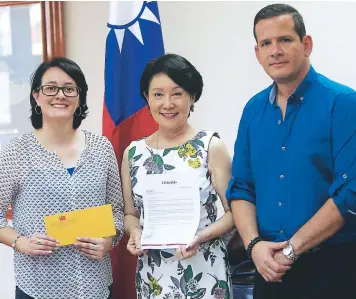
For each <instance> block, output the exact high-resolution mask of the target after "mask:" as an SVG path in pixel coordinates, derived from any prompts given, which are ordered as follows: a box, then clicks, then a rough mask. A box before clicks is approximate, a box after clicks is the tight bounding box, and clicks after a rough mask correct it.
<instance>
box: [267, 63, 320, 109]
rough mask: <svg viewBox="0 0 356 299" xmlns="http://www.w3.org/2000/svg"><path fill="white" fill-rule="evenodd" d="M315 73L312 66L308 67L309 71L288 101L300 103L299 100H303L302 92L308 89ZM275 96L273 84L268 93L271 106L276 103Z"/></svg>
mask: <svg viewBox="0 0 356 299" xmlns="http://www.w3.org/2000/svg"><path fill="white" fill-rule="evenodd" d="M317 75H318V74H317V72H316V71H315V70H314V68H313V67H312V66H310V68H309V71H308V73H307V75H306V76H305V78H304V79H303V81H302V83H300V84H299V86H298V87H297V89H296V90H295V91H294V92H293V94H291V95H290V97H289V99H290V100H294V99H297V100H298V101H300V100H301V99H303V100H304V92H305V90H306V88H308V87H309V86H310V85H311V83H312V82H313V81H314V80H315V79H316V78H317ZM276 95H277V84H276V83H275V82H274V83H273V84H272V87H271V91H270V93H269V101H270V102H271V104H272V105H273V104H275V102H276Z"/></svg>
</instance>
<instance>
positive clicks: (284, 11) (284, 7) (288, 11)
mask: <svg viewBox="0 0 356 299" xmlns="http://www.w3.org/2000/svg"><path fill="white" fill-rule="evenodd" d="M282 15H291V16H292V18H293V21H294V30H295V32H296V33H297V34H298V36H299V39H300V40H301V41H302V40H303V38H304V36H305V35H306V31H305V25H304V20H303V17H302V16H301V14H300V13H299V12H298V10H296V9H295V8H294V7H292V6H290V5H288V4H283V3H277V4H271V5H267V6H265V7H264V8H262V9H261V10H260V11H259V12H258V13H257V14H256V16H255V19H254V21H253V35H254V37H255V40H256V42H257V35H256V25H257V23H258V22H259V21H261V20H264V19H269V18H273V17H278V16H282Z"/></svg>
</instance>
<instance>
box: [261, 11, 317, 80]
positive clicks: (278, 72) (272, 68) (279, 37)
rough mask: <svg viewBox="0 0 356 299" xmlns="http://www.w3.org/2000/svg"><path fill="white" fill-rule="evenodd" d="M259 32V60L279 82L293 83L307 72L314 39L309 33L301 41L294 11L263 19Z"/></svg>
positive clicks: (266, 70)
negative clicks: (295, 26)
mask: <svg viewBox="0 0 356 299" xmlns="http://www.w3.org/2000/svg"><path fill="white" fill-rule="evenodd" d="M255 31H256V38H257V45H256V47H255V52H256V56H257V59H258V61H259V63H260V64H261V65H262V67H263V68H264V70H265V72H266V73H267V74H268V75H269V76H270V77H271V78H272V79H273V80H274V81H275V82H277V83H288V82H292V81H295V80H298V79H300V77H301V76H303V75H304V74H305V73H306V71H307V70H308V68H309V55H310V54H311V51H312V47H313V42H312V39H311V37H310V36H308V35H306V36H304V38H303V40H300V38H299V36H298V34H297V32H296V31H295V28H294V20H293V17H292V16H291V15H290V14H286V15H281V16H278V17H272V18H268V19H263V20H260V21H259V22H258V23H257V24H256V27H255Z"/></svg>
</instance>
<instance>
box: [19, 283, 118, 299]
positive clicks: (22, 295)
mask: <svg viewBox="0 0 356 299" xmlns="http://www.w3.org/2000/svg"><path fill="white" fill-rule="evenodd" d="M109 291H110V294H109V297H108V299H112V285H111V286H109ZM15 294H16V296H15V299H33V298H32V297H30V296H29V295H27V294H25V293H24V292H23V291H21V290H20V289H19V288H18V287H16V292H15ZM71 299H75V298H71Z"/></svg>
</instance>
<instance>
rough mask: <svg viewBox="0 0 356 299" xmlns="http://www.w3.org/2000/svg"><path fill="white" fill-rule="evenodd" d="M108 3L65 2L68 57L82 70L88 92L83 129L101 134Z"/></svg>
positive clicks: (66, 49)
mask: <svg viewBox="0 0 356 299" xmlns="http://www.w3.org/2000/svg"><path fill="white" fill-rule="evenodd" d="M108 11H109V2H107V1H100V2H99V1H93V2H89V1H65V2H64V32H65V51H66V56H67V57H68V58H70V59H72V60H74V61H75V62H76V63H78V65H79V66H80V67H81V68H82V70H83V72H84V74H85V78H86V80H87V84H88V86H89V90H88V106H89V116H88V118H87V119H85V120H84V121H83V127H84V128H86V129H87V130H89V131H92V132H96V133H101V128H102V123H101V115H102V111H103V97H104V64H105V41H106V34H107V27H106V22H107V16H108Z"/></svg>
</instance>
